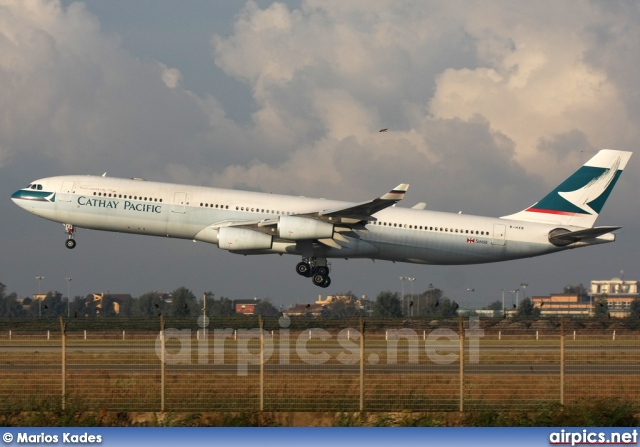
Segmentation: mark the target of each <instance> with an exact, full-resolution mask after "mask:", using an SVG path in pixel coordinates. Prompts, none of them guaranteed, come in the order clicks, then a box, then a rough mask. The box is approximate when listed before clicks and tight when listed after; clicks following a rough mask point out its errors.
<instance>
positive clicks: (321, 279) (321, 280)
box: [311, 273, 330, 287]
mask: <svg viewBox="0 0 640 447" xmlns="http://www.w3.org/2000/svg"><path fill="white" fill-rule="evenodd" d="M311 281H312V282H313V283H314V284H315V285H316V286H319V287H327V286H325V283H327V281H330V280H329V277H328V276H327V275H323V274H322V273H314V274H313V276H312V277H311Z"/></svg>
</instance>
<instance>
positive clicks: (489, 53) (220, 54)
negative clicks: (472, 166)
mask: <svg viewBox="0 0 640 447" xmlns="http://www.w3.org/2000/svg"><path fill="white" fill-rule="evenodd" d="M485 6H486V5H484V4H483V7H482V8H480V7H479V4H476V3H471V4H469V3H468V2H447V3H446V4H442V3H439V4H427V3H423V4H416V3H411V4H409V3H398V2H386V1H379V2H373V3H367V4H365V5H363V4H354V3H348V4H344V2H315V1H306V2H303V3H302V4H301V5H300V7H299V8H297V9H291V8H289V7H288V6H286V5H284V4H281V3H274V4H272V5H270V6H268V7H266V8H265V9H261V8H259V7H258V6H257V5H256V4H255V3H253V2H249V3H248V4H247V5H246V7H245V8H244V9H243V11H242V13H241V14H240V15H239V17H238V20H237V21H236V23H235V25H234V32H233V34H232V35H230V36H227V37H221V36H215V37H214V39H213V40H212V44H213V46H214V50H215V54H216V64H217V65H218V66H219V67H220V68H221V69H222V70H224V71H225V72H226V73H227V74H229V75H230V76H233V77H235V78H237V79H239V80H241V81H242V82H244V83H246V84H247V85H248V86H249V87H250V88H251V89H252V92H253V97H254V100H255V102H256V105H257V107H258V110H257V111H256V112H255V113H254V125H255V130H256V131H258V132H259V133H260V134H263V135H264V136H265V137H266V138H267V140H269V141H271V142H272V143H273V144H276V143H279V144H280V148H279V151H280V159H281V160H282V161H281V162H279V163H277V158H276V159H271V160H265V162H264V163H265V165H264V166H263V167H262V168H260V170H261V171H263V172H264V171H267V170H269V169H272V170H274V171H278V172H279V173H280V174H281V175H283V176H284V175H286V174H287V173H288V175H289V176H293V177H294V178H296V177H297V176H299V174H300V172H299V171H296V172H291V171H288V169H289V168H293V166H294V165H295V166H296V169H299V168H300V166H299V164H298V163H291V161H292V160H295V159H297V158H298V157H299V156H300V155H301V154H305V155H306V156H308V157H309V165H310V166H313V165H314V164H315V163H316V162H317V160H320V159H322V160H325V161H326V156H325V154H321V153H320V152H318V151H319V150H322V151H325V152H329V153H335V151H336V150H337V148H338V147H339V146H340V145H344V144H347V143H346V142H347V141H348V142H349V143H348V144H349V145H351V146H354V145H355V146H357V149H358V153H360V154H361V156H362V159H363V160H364V161H363V162H364V163H366V164H370V163H371V161H372V160H382V159H384V157H381V154H379V153H377V151H389V150H393V148H394V147H399V146H401V145H402V142H403V141H405V140H407V139H409V140H412V141H413V145H412V150H415V151H417V152H419V153H421V154H423V155H424V156H425V157H427V159H429V160H434V159H439V157H440V155H439V154H438V151H437V148H436V147H434V146H433V145H431V144H428V138H427V137H426V136H425V135H423V134H421V132H422V131H423V130H424V125H423V124H424V123H425V122H429V123H430V124H429V127H430V130H431V131H433V128H434V127H435V128H437V127H438V126H445V128H446V127H447V126H449V124H448V123H447V122H448V121H450V120H455V121H456V123H457V124H456V126H457V128H458V131H460V132H467V133H470V134H472V133H473V132H474V128H475V126H474V122H475V121H476V120H477V117H482V119H483V120H485V121H486V123H487V124H488V128H489V129H490V132H491V133H492V134H493V135H494V136H496V135H499V136H500V137H499V138H497V139H496V140H495V141H493V142H492V151H493V150H495V151H497V152H500V149H499V148H500V147H501V145H502V141H503V140H508V141H510V142H511V145H512V149H513V152H511V153H509V157H512V158H513V159H514V160H515V161H516V162H517V164H518V165H520V168H521V169H524V171H525V175H531V176H533V177H532V178H537V176H539V175H543V174H544V175H547V176H550V177H552V176H554V175H560V174H561V173H562V172H564V169H566V167H567V166H569V165H570V164H571V165H573V164H575V162H576V160H578V159H580V154H581V152H582V151H584V150H588V151H589V150H591V149H592V148H599V147H622V148H625V147H628V146H629V145H630V144H631V143H632V142H633V141H634V139H637V132H636V130H635V126H633V121H632V120H631V119H630V116H629V113H628V106H627V104H625V99H626V93H625V91H624V90H622V89H621V88H622V86H621V85H620V83H617V82H615V80H614V78H613V76H612V75H611V74H610V73H609V72H608V70H607V67H606V66H600V67H598V66H594V64H592V63H591V62H590V59H589V58H587V57H585V55H588V54H589V52H590V50H592V48H593V32H592V31H590V30H592V29H593V26H594V24H602V26H605V25H604V24H610V23H612V22H615V15H614V17H612V15H611V12H610V11H607V13H606V14H604V13H603V9H606V8H583V7H582V6H580V5H577V4H564V5H562V6H559V7H558V8H548V7H547V6H548V5H547V6H545V5H531V4H527V5H521V6H522V7H518V8H514V7H509V6H508V4H507V3H504V2H493V3H492V4H491V5H489V6H488V7H486V8H485ZM621 20H624V19H623V18H621ZM626 43H627V44H629V45H634V46H637V44H636V43H634V42H632V41H631V40H629V41H626ZM609 49H610V50H612V51H614V49H613V48H611V47H610V46H609ZM464 123H466V124H468V125H467V126H465V125H464ZM382 127H391V128H392V129H393V130H394V132H393V134H391V135H392V136H390V137H388V138H387V140H386V143H387V144H388V146H387V147H386V148H382V147H380V146H379V145H376V144H369V143H370V139H371V138H372V137H373V133H374V132H376V131H377V129H379V128H382ZM577 134H579V135H581V136H582V137H581V138H579V139H577V140H576V139H574V140H573V141H574V142H575V144H576V145H575V146H574V147H571V148H563V151H562V152H561V153H556V152H555V151H554V150H551V148H552V146H550V144H549V142H550V141H559V140H561V139H563V140H564V141H567V138H566V136H567V135H577ZM331 141H332V142H331ZM320 142H322V144H319V143H320ZM365 144H367V145H365ZM328 146H333V147H332V148H329V147H328ZM474 146H475V145H471V146H469V147H466V148H465V151H466V153H467V154H470V155H471V154H472V153H473V152H475V151H477V150H481V149H480V148H479V147H477V146H475V147H474ZM312 147H315V148H316V149H315V152H314V150H313V149H311V150H312V152H311V153H309V150H310V148H312ZM320 148H322V149H320ZM354 150H355V149H354ZM567 150H570V151H571V152H573V156H572V157H567V154H566V151H567ZM492 151H489V152H490V153H491V152H492ZM314 155H315V156H314ZM403 155H406V152H405V153H404V154H403ZM502 155H504V154H502ZM282 157H284V159H282ZM581 160H584V158H582V159H581ZM260 162H261V159H260V157H258V159H257V163H258V164H256V160H254V161H253V163H252V164H251V167H250V168H248V170H251V171H252V172H253V173H255V171H256V170H257V169H258V168H257V166H259V165H260ZM334 162H335V163H336V164H334V165H333V171H337V170H338V169H339V167H340V166H339V165H338V164H337V163H338V162H339V161H338V160H337V159H334ZM479 162H480V163H499V162H500V160H498V159H496V160H493V159H491V158H484V159H483V160H479ZM503 162H504V161H503ZM507 164H508V161H507ZM323 165H324V166H325V167H326V168H327V169H330V168H331V166H329V165H327V164H326V163H323ZM550 166H554V167H556V170H555V171H554V172H550V171H549V167H550ZM288 167H289V168H288ZM385 167H386V166H384V165H382V164H380V165H377V166H371V168H372V169H374V171H375V172H377V171H380V170H384V169H385ZM312 169H313V168H311V167H309V168H307V169H304V168H303V172H307V171H310V170H312ZM412 171H413V174H414V175H415V174H417V171H416V170H415V168H413V169H412ZM233 172H234V177H235V178H242V177H243V176H244V175H245V174H246V173H245V172H242V171H241V170H239V167H238V166H235V167H234V170H233ZM223 177H224V176H223ZM229 177H230V176H226V178H227V179H228V178H229ZM249 177H252V176H249ZM287 178H290V177H287ZM261 179H262V181H263V180H264V177H263V176H262V177H261ZM244 180H247V179H244ZM343 181H344V180H343ZM346 181H349V180H348V179H347V180H346ZM254 186H257V185H254Z"/></svg>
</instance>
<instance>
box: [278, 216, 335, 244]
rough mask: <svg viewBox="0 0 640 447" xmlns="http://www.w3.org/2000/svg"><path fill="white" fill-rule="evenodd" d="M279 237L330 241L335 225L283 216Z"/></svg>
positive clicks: (279, 225) (304, 218) (279, 223)
mask: <svg viewBox="0 0 640 447" xmlns="http://www.w3.org/2000/svg"><path fill="white" fill-rule="evenodd" d="M278 236H279V237H280V238H282V239H290V240H294V241H297V240H305V239H328V238H331V237H333V224H330V223H327V222H323V221H321V220H316V219H308V218H306V217H298V216H281V217H280V221H279V222H278Z"/></svg>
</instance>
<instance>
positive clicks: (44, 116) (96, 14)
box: [0, 0, 640, 308]
mask: <svg viewBox="0 0 640 447" xmlns="http://www.w3.org/2000/svg"><path fill="white" fill-rule="evenodd" d="M639 69H640V9H639V5H638V3H637V2H635V1H608V0H603V1H590V2H586V1H571V0H570V1H566V2H555V1H540V2H529V1H514V0H505V1H493V0H491V1H467V0H464V1H456V0H452V1H447V2H441V1H398V0H371V1H369V0H368V1H353V2H344V1H340V0H322V1H320V0H301V1H288V2H271V1H248V2H246V3H243V2H240V1H236V0H233V1H231V0H220V1H215V2H210V1H205V0H185V1H181V2H175V1H170V0H138V1H135V2H131V1H129V0H110V1H108V2H105V1H98V0H88V1H85V2H71V1H66V0H65V1H53V0H0V82H1V83H2V86H3V88H2V89H0V197H4V199H2V200H0V216H1V218H2V223H3V225H2V231H1V232H0V253H1V255H0V282H2V283H4V284H5V285H6V286H7V290H8V291H10V292H16V293H18V295H20V296H28V295H30V294H33V293H36V292H37V291H38V288H39V287H40V288H41V290H42V291H43V292H44V291H49V290H58V291H60V292H62V293H63V294H65V295H66V294H67V291H68V290H70V291H71V295H72V296H76V295H86V294H88V293H93V292H96V293H99V292H103V291H104V292H111V293H130V294H131V295H133V296H139V295H141V294H143V293H146V292H149V291H154V290H157V291H171V290H175V289H177V288H178V287H181V286H185V287H187V288H189V289H191V290H192V291H193V292H194V293H195V294H196V295H197V296H201V295H202V293H203V292H205V291H212V292H213V293H214V294H215V296H217V297H220V296H225V297H229V298H232V299H246V298H252V297H254V296H255V297H258V298H269V299H270V300H271V301H272V302H273V303H274V304H277V305H283V306H287V305H290V304H296V303H311V302H313V301H315V300H316V299H317V298H318V295H320V294H322V295H327V294H340V293H344V292H347V291H351V292H353V293H355V294H356V295H367V296H368V297H369V298H371V299H374V298H375V296H376V295H377V294H378V293H379V292H380V291H383V290H390V291H396V292H400V291H401V290H402V287H403V286H404V291H405V292H407V293H409V292H410V291H411V288H413V291H414V292H416V293H418V292H422V291H424V290H426V289H427V288H428V287H429V285H430V284H433V286H435V287H438V288H440V289H442V290H443V291H444V294H445V295H446V296H447V297H449V298H451V299H455V300H456V301H458V302H459V303H461V305H462V306H464V307H477V308H479V307H482V306H484V305H486V304H488V303H489V302H492V301H495V300H498V299H501V296H502V295H501V294H502V292H501V291H502V289H505V290H513V289H515V288H519V287H520V284H523V283H525V284H528V286H527V288H526V295H527V296H533V295H546V294H549V293H552V292H559V291H561V290H562V288H563V287H564V286H565V285H567V284H580V283H582V284H584V285H588V284H589V282H590V281H591V280H595V279H611V278H613V277H620V276H621V275H623V276H624V278H626V279H640V272H639V271H638V268H639V265H638V254H637V253H638V252H637V249H636V247H637V246H638V243H639V242H640V228H639V227H640V224H639V223H638V219H637V209H638V194H637V192H638V191H639V190H640V176H639V175H638V173H639V172H640V156H639V155H635V156H633V157H632V158H631V161H630V162H629V164H628V165H627V167H626V170H625V173H624V174H623V175H622V177H621V179H620V181H619V182H618V185H617V186H616V189H615V190H614V191H613V193H612V195H611V197H610V198H609V201H608V202H607V204H606V205H605V207H604V210H603V213H602V214H601V216H600V218H599V220H598V221H597V224H598V225H620V226H622V227H623V228H622V229H621V230H619V231H618V232H617V241H616V242H614V243H613V244H605V245H602V246H596V247H588V248H586V249H580V250H570V251H566V252H563V253H559V254H554V255H549V256H544V257H540V258H533V259H526V260H518V261H511V262H506V263H497V264H487V265H479V266H477V265H476V266H454V267H451V266H419V265H412V264H401V263H391V262H385V261H377V262H372V261H371V260H334V261H332V273H331V278H332V284H331V286H330V287H329V288H327V289H321V288H318V287H316V286H314V285H313V284H312V283H311V281H309V280H308V279H306V278H302V277H299V276H298V275H297V274H296V273H295V272H294V267H295V264H296V263H297V262H298V261H299V259H298V258H297V257H294V256H278V255H270V256H253V257H251V256H246V257H245V256H238V255H233V254H230V253H227V252H225V251H222V250H219V249H218V248H217V247H216V246H214V245H209V244H205V243H194V242H192V241H184V240H169V239H163V238H154V237H148V236H135V235H125V234H116V233H105V232H98V231H91V230H83V229H79V230H78V231H77V233H76V240H77V242H78V246H77V247H76V248H75V249H74V250H68V249H66V248H65V247H64V241H65V235H64V232H63V227H62V225H61V224H58V223H54V222H50V221H47V220H44V219H40V218H38V217H36V216H33V215H31V214H29V213H26V212H25V211H24V210H21V209H20V208H19V207H17V206H15V205H14V204H13V203H12V202H11V200H10V196H11V194H12V193H13V192H14V191H16V190H18V189H20V188H22V187H25V186H26V185H28V184H29V183H30V182H31V181H32V180H35V179H38V178H43V177H50V176H55V175H70V174H96V175H101V174H102V173H103V172H107V175H109V176H113V177H142V178H145V179H147V180H154V181H166V182H176V183H186V184H193V185H202V186H215V187H224V188H237V189H244V190H251V191H265V192H274V193H282V194H292V195H303V196H308V197H324V198H331V199H339V200H349V201H354V202H360V201H365V200H369V199H372V198H374V197H378V196H380V195H381V194H384V193H385V192H387V191H388V190H389V189H390V188H392V187H394V186H395V185H397V184H399V183H410V184H411V188H410V189H409V192H408V193H407V195H406V197H405V199H404V201H403V202H401V203H400V204H399V205H398V206H404V207H411V206H413V205H415V204H416V203H418V202H426V203H427V207H428V208H429V209H432V210H438V211H448V212H455V213H457V212H459V211H462V212H463V213H465V214H478V215H484V216H503V215H508V214H512V213H514V212H517V211H520V210H522V209H524V208H526V207H527V206H529V205H531V204H533V203H534V202H536V201H537V200H539V199H540V198H542V197H543V196H544V195H545V194H546V193H547V192H549V191H550V190H551V189H552V188H553V187H555V186H556V185H557V184H559V183H560V182H561V181H562V180H564V179H565V178H566V177H567V176H568V175H570V174H571V173H572V172H574V171H575V170H576V169H577V168H578V167H579V166H580V165H582V164H583V163H584V162H585V161H586V160H588V159H589V158H590V157H591V156H592V155H593V154H595V152H597V150H598V149H601V148H610V149H619V150H629V151H634V150H635V149H636V147H637V146H638V143H639V142H640V134H639V132H638V127H637V125H636V123H638V122H640V120H639V119H640V94H639V93H638V92H639V91H640V77H638V76H637V72H638V70H639ZM382 128H388V129H389V130H388V131H387V132H385V133H380V132H378V131H379V130H380V129H382ZM36 276H43V277H44V279H43V280H42V281H40V282H38V281H37V280H36V279H35V277H36ZM401 276H407V277H415V278H416V280H415V281H414V282H413V283H409V282H406V281H404V283H403V281H401V280H400V277H401ZM69 277H70V278H72V281H71V282H67V281H66V280H65V278H69ZM467 289H473V292H470V291H467ZM520 297H522V294H520ZM512 299H513V298H512V295H509V294H508V293H507V302H509V300H512Z"/></svg>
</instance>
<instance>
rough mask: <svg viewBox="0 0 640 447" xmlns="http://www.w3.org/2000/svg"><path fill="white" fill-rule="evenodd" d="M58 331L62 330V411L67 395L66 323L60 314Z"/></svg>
mask: <svg viewBox="0 0 640 447" xmlns="http://www.w3.org/2000/svg"><path fill="white" fill-rule="evenodd" d="M60 331H61V332H62V411H64V409H65V407H66V402H65V401H66V395H67V324H66V323H65V322H64V320H63V319H62V316H60Z"/></svg>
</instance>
